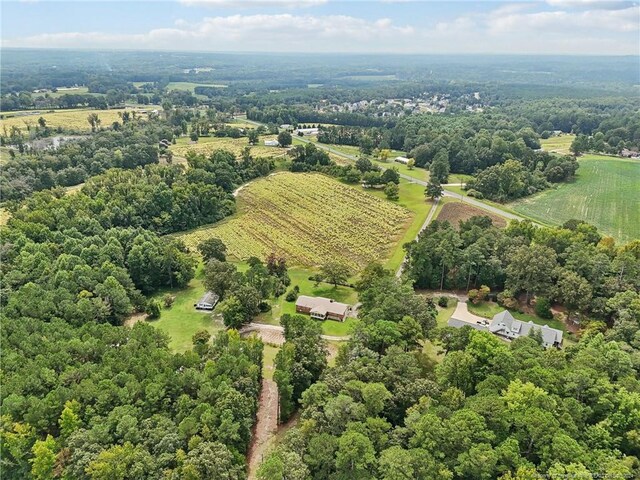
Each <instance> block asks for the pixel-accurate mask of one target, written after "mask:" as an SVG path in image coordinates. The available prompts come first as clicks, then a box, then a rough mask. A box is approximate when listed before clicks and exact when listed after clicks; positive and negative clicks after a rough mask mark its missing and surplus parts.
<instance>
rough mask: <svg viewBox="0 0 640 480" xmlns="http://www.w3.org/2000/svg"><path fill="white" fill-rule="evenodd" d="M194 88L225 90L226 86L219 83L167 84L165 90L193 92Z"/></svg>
mask: <svg viewBox="0 0 640 480" xmlns="http://www.w3.org/2000/svg"><path fill="white" fill-rule="evenodd" d="M196 87H212V88H227V85H222V84H219V83H194V82H169V84H168V85H167V90H182V91H186V92H193V91H194V89H195V88H196Z"/></svg>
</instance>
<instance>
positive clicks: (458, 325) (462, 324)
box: [447, 317, 487, 332]
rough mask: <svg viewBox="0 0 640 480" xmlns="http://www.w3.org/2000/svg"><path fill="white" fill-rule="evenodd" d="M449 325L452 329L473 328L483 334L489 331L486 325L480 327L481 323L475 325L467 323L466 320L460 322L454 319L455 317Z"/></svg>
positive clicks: (450, 320)
mask: <svg viewBox="0 0 640 480" xmlns="http://www.w3.org/2000/svg"><path fill="white" fill-rule="evenodd" d="M447 325H448V326H450V327H456V328H462V327H471V328H475V329H476V330H480V331H483V332H486V331H487V327H486V325H480V324H479V323H473V322H465V321H464V320H458V319H457V318H453V317H451V318H450V319H449V321H448V322H447Z"/></svg>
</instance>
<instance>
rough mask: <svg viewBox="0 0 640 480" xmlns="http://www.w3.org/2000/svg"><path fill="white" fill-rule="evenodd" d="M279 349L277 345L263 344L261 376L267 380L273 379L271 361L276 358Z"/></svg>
mask: <svg viewBox="0 0 640 480" xmlns="http://www.w3.org/2000/svg"><path fill="white" fill-rule="evenodd" d="M279 351H280V348H279V347H274V346H273V345H267V344H265V346H264V350H263V353H262V376H263V377H264V378H267V379H269V380H271V379H273V370H274V366H273V362H274V361H275V359H276V355H277V354H278V352H279Z"/></svg>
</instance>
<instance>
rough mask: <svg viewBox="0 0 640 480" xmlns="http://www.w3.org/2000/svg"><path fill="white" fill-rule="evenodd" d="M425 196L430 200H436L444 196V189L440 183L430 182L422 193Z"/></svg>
mask: <svg viewBox="0 0 640 480" xmlns="http://www.w3.org/2000/svg"><path fill="white" fill-rule="evenodd" d="M424 194H425V196H427V197H429V198H430V199H431V200H435V199H436V198H440V197H441V196H442V195H443V194H444V189H443V188H442V185H440V183H438V182H436V181H433V180H430V181H429V183H428V184H427V188H426V189H425V191H424Z"/></svg>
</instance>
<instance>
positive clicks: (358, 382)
mask: <svg viewBox="0 0 640 480" xmlns="http://www.w3.org/2000/svg"><path fill="white" fill-rule="evenodd" d="M358 287H359V289H360V294H361V299H362V301H363V305H362V310H361V314H360V318H361V322H360V323H359V325H358V327H357V328H356V331H355V332H354V334H353V336H352V338H351V340H349V342H348V344H347V345H345V346H344V347H342V348H341V349H340V352H339V354H338V358H337V361H336V364H335V366H334V367H330V368H327V367H326V366H325V365H324V364H322V363H321V362H319V363H318V362H316V363H314V364H312V366H313V368H309V367H307V368H300V367H298V368H295V367H292V366H291V363H290V362H291V360H289V361H287V360H286V358H285V356H286V355H290V356H291V357H290V358H292V359H294V360H295V359H296V358H297V357H296V353H297V352H298V351H299V350H304V351H305V352H309V351H311V352H316V355H317V353H318V352H320V351H322V348H323V345H322V341H321V340H319V339H317V338H316V337H317V332H314V331H313V329H312V328H309V327H305V328H306V330H305V329H304V328H303V329H302V330H300V331H298V332H295V333H291V334H290V335H289V336H288V337H287V343H285V348H283V350H282V351H281V352H282V353H281V354H279V355H281V356H282V358H280V359H279V360H280V361H279V362H277V364H276V366H277V370H276V374H275V378H277V379H279V383H278V385H279V388H282V389H283V390H282V392H283V395H285V398H289V396H293V398H294V399H298V401H299V406H300V420H299V422H298V425H297V427H296V428H295V429H293V430H291V431H289V432H288V433H287V435H286V437H285V438H284V440H283V441H282V442H281V443H280V444H279V446H278V447H277V448H276V449H275V450H274V451H273V452H272V453H271V455H269V456H268V457H267V459H266V460H265V462H264V463H263V464H262V466H261V468H260V471H259V474H258V477H259V478H260V479H263V480H274V479H307V478H314V479H338V478H344V479H347V478H349V479H351V478H359V479H369V478H371V479H373V478H378V479H384V480H396V479H405V478H411V479H424V480H427V479H435V478H438V479H466V480H470V479H491V478H500V479H502V480H512V479H513V480H515V479H527V478H538V477H539V476H540V475H544V476H547V477H548V478H554V479H555V478H557V479H560V478H567V476H571V477H575V478H593V477H592V476H591V474H592V473H593V472H597V474H598V475H601V476H606V477H608V478H635V476H637V474H638V472H639V469H640V463H639V462H638V459H637V455H638V454H640V449H639V445H638V442H637V432H638V429H639V428H640V417H639V416H638V412H639V411H640V396H639V394H638V392H639V391H640V384H639V383H638V366H639V365H640V364H639V362H638V359H639V358H640V357H639V356H638V350H637V348H633V347H632V346H631V345H630V344H627V343H625V341H624V339H622V338H617V337H618V334H617V333H615V332H614V333H612V335H606V336H605V335H603V334H602V333H599V331H598V328H597V327H596V326H594V328H592V329H591V330H590V331H589V332H585V334H584V335H583V338H582V339H581V341H580V342H579V343H578V344H577V345H575V346H572V347H569V348H566V349H564V350H556V349H551V350H545V349H543V348H542V347H541V345H540V343H539V342H540V339H536V338H535V336H533V337H522V338H520V339H518V340H516V341H513V342H511V343H510V344H506V343H503V342H501V341H500V340H498V339H497V338H496V337H495V336H493V335H491V334H489V333H486V332H479V331H476V330H473V329H471V328H470V327H465V328H463V329H455V328H451V327H446V328H444V329H439V330H437V329H434V326H435V307H434V306H433V305H431V306H428V305H420V304H419V302H420V300H419V299H417V298H416V296H415V295H414V294H413V293H412V291H413V290H412V289H411V288H410V287H408V286H406V285H402V284H401V283H400V282H399V280H397V279H396V278H394V277H393V276H392V275H391V274H390V272H385V271H384V270H383V269H382V268H381V267H379V266H377V267H376V266H371V267H369V268H368V269H367V271H366V272H365V274H364V275H363V278H362V279H361V281H360V283H359V286H358ZM635 295H636V296H637V293H636V294H635ZM638 306H640V304H639V303H638V301H637V299H636V300H635V307H633V308H635V309H636V310H635V312H634V313H633V315H635V316H636V318H637V317H638V314H639V313H640V311H638ZM624 308H628V307H624ZM298 322H299V323H300V324H304V322H305V321H304V319H302V318H300V319H299V320H298ZM637 329H638V325H637V323H636V325H635V331H636V332H637ZM636 336H637V335H636ZM425 337H431V338H440V339H441V341H442V344H443V346H444V348H445V355H444V358H443V359H442V361H441V362H440V363H439V364H434V363H433V360H432V359H431V358H430V357H429V356H428V355H426V354H425V353H423V352H422V345H421V342H420V340H421V339H423V338H425ZM634 342H635V344H637V339H636V340H634ZM288 344H290V345H291V347H287V345H288ZM305 346H307V347H305ZM636 347H637V345H636ZM289 351H290V352H291V353H288V352H289ZM307 358H314V357H313V354H312V355H311V356H310V357H307ZM316 378H317V379H318V380H317V381H315V382H314V383H313V384H312V385H311V386H310V387H309V388H307V389H306V390H304V391H303V392H302V393H299V391H300V389H303V388H304V387H306V385H307V384H308V383H309V382H310V381H314V380H315V379H316ZM296 392H298V393H296ZM283 408H284V411H282V409H283ZM290 408H291V407H290V406H289V404H288V403H284V404H281V411H282V414H284V415H285V418H286V414H288V411H289V409H290Z"/></svg>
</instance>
